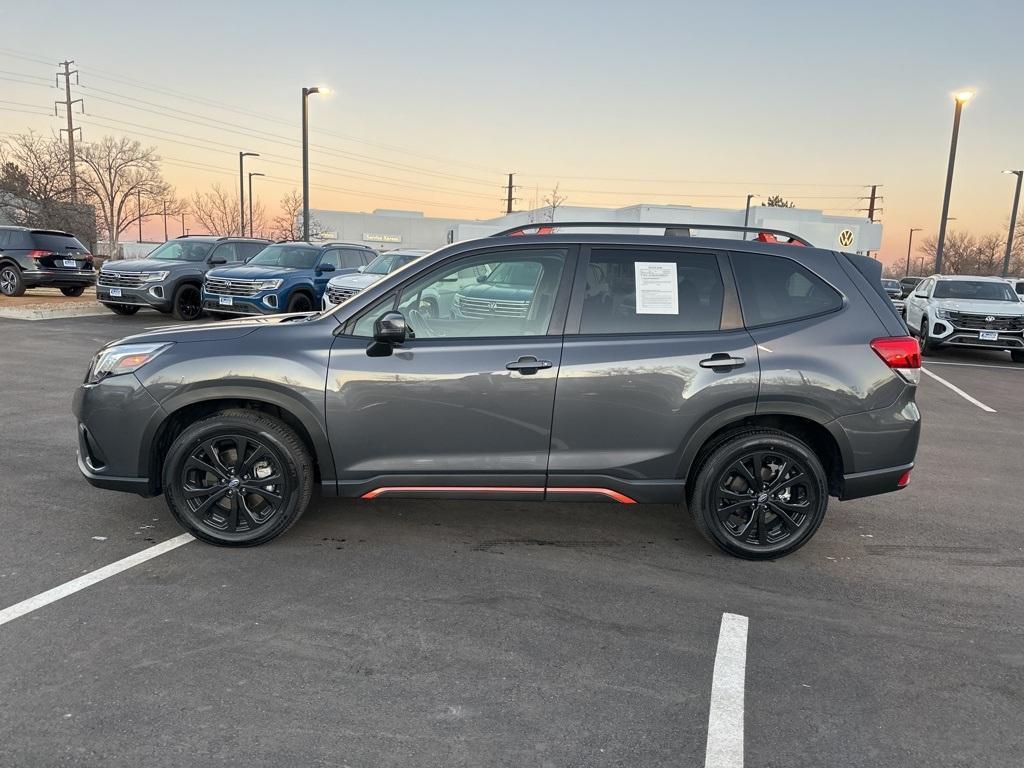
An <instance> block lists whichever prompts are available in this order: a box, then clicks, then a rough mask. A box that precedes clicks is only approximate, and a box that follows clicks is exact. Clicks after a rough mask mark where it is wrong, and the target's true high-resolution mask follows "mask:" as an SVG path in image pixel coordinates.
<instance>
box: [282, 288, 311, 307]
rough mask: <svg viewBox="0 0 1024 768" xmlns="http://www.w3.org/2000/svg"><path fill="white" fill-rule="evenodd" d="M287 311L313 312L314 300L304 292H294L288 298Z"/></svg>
mask: <svg viewBox="0 0 1024 768" xmlns="http://www.w3.org/2000/svg"><path fill="white" fill-rule="evenodd" d="M284 311H285V312H312V311H313V302H312V301H311V300H310V298H309V296H307V295H306V294H304V293H301V292H300V293H293V294H292V295H291V297H290V298H289V299H288V306H287V308H286V309H285V310H284Z"/></svg>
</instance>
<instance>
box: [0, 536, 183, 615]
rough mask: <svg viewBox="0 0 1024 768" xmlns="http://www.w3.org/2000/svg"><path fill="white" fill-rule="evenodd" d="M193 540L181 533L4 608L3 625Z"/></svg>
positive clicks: (1, 613) (2, 612) (0, 613)
mask: <svg viewBox="0 0 1024 768" xmlns="http://www.w3.org/2000/svg"><path fill="white" fill-rule="evenodd" d="M190 541H194V539H193V538H192V536H191V535H190V534H187V533H183V534H181V536H175V537H174V538H173V539H168V540H167V541H162V542H160V543H159V544H156V545H155V546H152V547H150V548H149V549H144V550H142V551H141V552H136V553H135V554H134V555H129V556H128V557H126V558H124V559H123V560H118V561H117V562H116V563H111V564H110V565H105V566H103V567H102V568H97V569H96V570H95V571H90V572H89V573H87V574H85V575H84V576H79V577H78V578H77V579H72V580H71V581H68V582H65V583H64V584H61V585H60V586H59V587H54V588H53V589H48V590H46V591H45V592H41V593H40V594H38V595H36V596H35V597H30V598H29V599H28V600H22V601H21V602H20V603H15V604H14V605H12V606H10V607H9V608H4V609H3V610H2V611H0V626H2V625H4V624H6V623H7V622H8V621H13V620H14V619H17V618H18V617H19V616H24V615H25V614H26V613H31V612H32V611H35V610H37V609H39V608H42V607H43V606H46V605H49V604H50V603H53V602H56V601H57V600H60V599H61V598H62V597H67V596H68V595H73V594H75V592H80V591H81V590H83V589H85V588H86V587H91V586H92V585H93V584H96V583H98V582H101V581H103V580H104V579H109V578H110V577H111V576H116V575H117V574H119V573H121V571H127V570H128V569H129V568H134V567H135V566H136V565H140V564H141V563H144V562H146V561H147V560H152V559H153V558H154V557H158V556H160V555H162V554H164V553H165V552H170V551H171V550H172V549H177V548H178V547H180V546H181V545H182V544H188V543H189V542H190Z"/></svg>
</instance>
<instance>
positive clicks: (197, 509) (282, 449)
mask: <svg viewBox="0 0 1024 768" xmlns="http://www.w3.org/2000/svg"><path fill="white" fill-rule="evenodd" d="M163 486H164V491H165V494H166V497H167V504H168V506H169V507H170V509H171V512H172V513H173V514H174V517H175V518H176V519H177V520H178V522H179V523H181V525H182V526H184V527H185V528H186V529H188V531H189V532H190V533H192V534H193V535H194V536H195V537H196V538H199V539H202V540H204V541H207V542H210V543H212V544H221V545H225V546H252V545H255V544H262V543H264V542H266V541H269V540H271V539H273V538H275V537H276V536H279V535H280V534H282V533H284V531H286V530H287V529H288V528H290V527H291V526H292V525H293V524H294V523H295V521H296V520H298V518H299V516H300V515H301V514H302V513H303V511H305V508H306V506H307V505H308V503H309V498H310V494H311V492H312V486H313V470H312V460H311V459H310V456H309V452H308V450H307V449H306V447H305V445H304V444H303V443H302V441H301V440H300V439H299V437H298V436H297V435H296V434H295V432H294V431H293V430H292V429H291V428H290V427H288V426H287V425H285V424H283V423H282V422H280V421H278V420H277V419H275V418H272V417H270V416H267V415H265V414H262V413H260V412H258V411H248V410H231V411H222V412H220V413H217V414H214V415H213V416H210V417H209V418H206V419H204V420H203V421H200V422H198V423H196V424H193V425H192V426H190V427H188V428H187V429H186V430H185V431H184V432H182V433H181V434H180V435H179V436H178V437H177V439H176V440H175V441H174V443H173V444H172V445H171V448H170V450H169V451H168V453H167V458H166V460H165V464H164V471H163Z"/></svg>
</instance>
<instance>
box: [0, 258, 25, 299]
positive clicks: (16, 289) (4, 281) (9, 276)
mask: <svg viewBox="0 0 1024 768" xmlns="http://www.w3.org/2000/svg"><path fill="white" fill-rule="evenodd" d="M0 293H2V294H3V295H4V296H21V295H22V294H23V293H25V281H24V280H22V278H21V271H20V270H19V269H18V268H17V267H15V266H12V265H10V264H7V265H5V266H4V268H3V269H0Z"/></svg>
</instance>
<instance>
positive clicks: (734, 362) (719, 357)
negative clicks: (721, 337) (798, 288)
mask: <svg viewBox="0 0 1024 768" xmlns="http://www.w3.org/2000/svg"><path fill="white" fill-rule="evenodd" d="M745 362H746V360H744V359H743V358H742V357H733V356H732V355H728V354H726V353H725V352H718V353H717V354H714V355H712V356H711V357H707V358H704V359H703V360H701V361H700V367H701V368H738V367H739V366H741V365H743V364H744V363H745Z"/></svg>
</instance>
